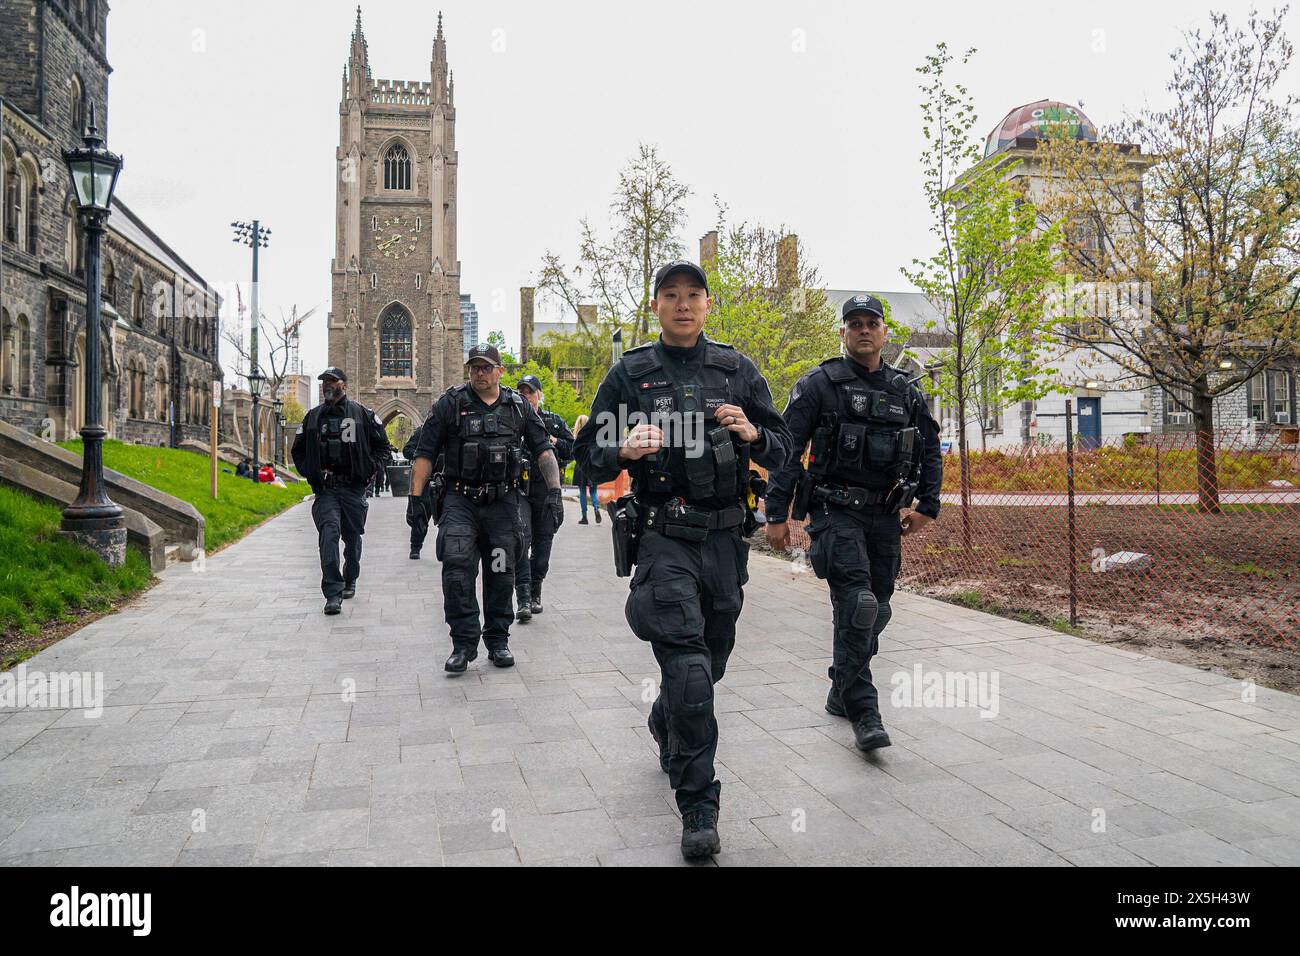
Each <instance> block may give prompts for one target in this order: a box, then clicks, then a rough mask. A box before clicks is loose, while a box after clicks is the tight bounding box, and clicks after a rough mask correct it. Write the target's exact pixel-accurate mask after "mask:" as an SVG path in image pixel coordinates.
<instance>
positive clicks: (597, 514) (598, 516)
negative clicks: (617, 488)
mask: <svg viewBox="0 0 1300 956" xmlns="http://www.w3.org/2000/svg"><path fill="white" fill-rule="evenodd" d="M596 524H600V508H597V509H596Z"/></svg>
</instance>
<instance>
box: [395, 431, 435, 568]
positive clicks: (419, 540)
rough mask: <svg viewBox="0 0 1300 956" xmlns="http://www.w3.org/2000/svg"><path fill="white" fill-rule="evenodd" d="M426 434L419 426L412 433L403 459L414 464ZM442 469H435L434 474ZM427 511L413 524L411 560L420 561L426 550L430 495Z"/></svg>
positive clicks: (404, 447)
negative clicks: (422, 552)
mask: <svg viewBox="0 0 1300 956" xmlns="http://www.w3.org/2000/svg"><path fill="white" fill-rule="evenodd" d="M423 434H424V426H423V425H417V426H416V429H415V431H413V432H411V437H410V438H408V439H407V440H406V444H405V445H403V446H402V457H403V458H405V459H406V460H407V461H409V462H412V463H414V461H415V451H416V449H417V448H419V447H420V437H421V436H422V435H423ZM439 471H441V469H437V468H435V470H434V474H437V473H438V472H439ZM425 498H426V501H425V509H424V513H423V515H417V516H415V518H414V520H413V521H412V523H411V560H412V561H418V560H420V552H421V551H422V550H423V549H424V539H425V538H426V537H428V535H429V512H430V508H429V507H428V500H427V499H428V495H427V492H426V495H425Z"/></svg>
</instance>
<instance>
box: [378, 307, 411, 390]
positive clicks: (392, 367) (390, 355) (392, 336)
mask: <svg viewBox="0 0 1300 956" xmlns="http://www.w3.org/2000/svg"><path fill="white" fill-rule="evenodd" d="M379 375H380V377H381V378H410V377H411V314H410V313H409V312H407V311H406V310H405V309H404V308H402V307H401V306H400V305H395V306H392V307H391V308H390V309H389V310H388V311H387V312H385V313H384V318H383V321H382V322H381V323H380V326H379Z"/></svg>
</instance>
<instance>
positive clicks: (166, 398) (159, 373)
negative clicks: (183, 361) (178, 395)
mask: <svg viewBox="0 0 1300 956" xmlns="http://www.w3.org/2000/svg"><path fill="white" fill-rule="evenodd" d="M154 401H155V402H156V403H157V413H158V421H160V422H166V421H170V420H171V419H170V418H168V416H167V405H168V403H169V402H170V401H171V397H170V395H169V394H168V391H167V366H166V365H165V364H163V363H162V362H159V363H158V367H157V370H156V371H155V372H154Z"/></svg>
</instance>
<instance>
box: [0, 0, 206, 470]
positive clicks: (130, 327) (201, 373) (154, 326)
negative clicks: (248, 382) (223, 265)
mask: <svg viewBox="0 0 1300 956" xmlns="http://www.w3.org/2000/svg"><path fill="white" fill-rule="evenodd" d="M107 20H108V6H107V4H106V3H104V2H102V0H0V100H2V105H0V159H2V161H0V176H2V177H3V179H2V180H0V201H2V202H3V227H2V231H0V420H4V421H7V422H11V423H13V424H16V425H19V426H20V427H22V428H24V429H27V430H29V431H32V432H34V433H37V434H42V435H44V436H46V437H48V438H51V439H54V440H63V439H66V438H73V437H76V433H77V429H79V428H80V427H81V426H82V425H83V424H84V410H85V349H86V328H85V302H86V300H85V278H84V271H83V270H84V250H83V242H82V234H81V230H80V228H79V225H78V223H77V218H76V212H75V209H76V206H75V202H74V200H73V193H72V189H71V183H70V182H69V181H68V174H67V169H66V167H65V166H64V163H63V157H62V151H63V150H64V149H66V148H69V147H72V146H76V145H80V143H81V137H82V133H83V131H84V129H85V127H86V126H87V125H88V124H89V122H90V117H91V110H92V107H93V112H94V118H95V123H96V125H97V127H98V128H99V133H100V135H101V136H103V137H105V139H106V140H107V144H108V146H109V148H111V149H115V150H116V151H123V152H127V153H129V144H121V143H114V142H113V140H112V137H111V126H110V123H109V116H108V108H107V102H108V76H109V73H110V72H111V67H110V66H109V64H108V61H107V59H106V58H105V35H106V31H107ZM126 169H127V171H126V172H125V173H124V175H123V183H124V184H125V186H126V187H127V191H128V193H129V189H130V173H129V170H130V159H129V155H128V157H127V167H126ZM102 253H103V257H102V266H101V268H102V276H103V282H102V299H103V302H102V305H101V318H102V328H101V348H102V353H101V354H102V356H103V361H102V364H101V369H102V372H103V380H102V389H103V395H102V409H103V411H102V419H103V420H102V422H101V424H103V425H104V426H105V428H107V430H108V433H109V437H111V438H119V439H122V440H124V441H129V442H136V443H144V444H168V443H171V442H173V441H174V442H176V443H179V442H181V441H184V440H185V439H188V438H198V439H200V440H206V439H207V436H208V426H207V423H208V421H209V415H210V407H211V396H212V382H213V380H214V379H219V378H220V377H221V372H220V367H219V365H218V362H217V342H218V338H219V333H218V325H217V321H216V318H215V316H216V315H217V309H218V308H219V299H218V298H217V296H216V294H215V292H214V291H213V290H211V289H210V288H209V286H208V285H207V283H206V282H205V281H204V280H203V278H202V276H200V275H199V274H198V273H197V272H196V271H195V270H194V269H193V268H191V267H190V266H189V265H187V264H186V263H185V261H184V260H183V259H182V258H181V257H180V256H179V255H178V254H177V253H176V252H175V251H174V250H173V249H172V248H171V247H170V246H169V245H168V244H167V243H166V242H165V241H164V240H163V239H162V238H160V237H159V236H158V235H157V234H156V233H154V232H153V231H152V230H151V229H150V228H149V227H148V226H147V225H146V224H145V223H144V222H143V221H142V220H141V218H140V217H139V216H138V215H136V214H135V213H134V212H133V211H132V210H131V209H130V208H129V207H128V206H127V205H126V204H125V203H123V202H122V201H121V200H119V199H115V200H114V209H113V215H112V216H111V217H110V218H109V220H108V230H107V232H106V234H105V236H104V239H103V243H102Z"/></svg>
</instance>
